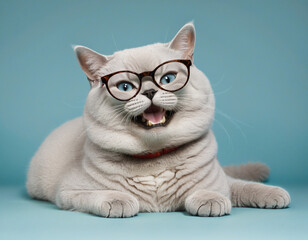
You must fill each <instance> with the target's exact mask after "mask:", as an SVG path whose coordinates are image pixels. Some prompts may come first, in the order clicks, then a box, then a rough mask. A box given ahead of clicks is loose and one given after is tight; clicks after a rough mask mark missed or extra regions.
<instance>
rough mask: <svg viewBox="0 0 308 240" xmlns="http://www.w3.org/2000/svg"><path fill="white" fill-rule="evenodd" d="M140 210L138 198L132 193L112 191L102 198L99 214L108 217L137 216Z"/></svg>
mask: <svg viewBox="0 0 308 240" xmlns="http://www.w3.org/2000/svg"><path fill="white" fill-rule="evenodd" d="M138 211H139V202H138V200H137V199H136V198H135V197H133V196H131V195H130V194H127V193H123V192H115V191H114V192H112V191H110V193H108V194H106V195H104V196H103V198H102V199H101V203H100V207H99V209H98V215H100V216H103V217H107V218H123V217H132V216H135V215H136V214H137V213H138Z"/></svg>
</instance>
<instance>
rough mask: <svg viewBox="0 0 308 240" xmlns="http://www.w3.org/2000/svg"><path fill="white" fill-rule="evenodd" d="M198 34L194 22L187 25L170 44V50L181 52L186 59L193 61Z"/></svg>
mask: <svg viewBox="0 0 308 240" xmlns="http://www.w3.org/2000/svg"><path fill="white" fill-rule="evenodd" d="M195 39H196V32H195V27H194V24H193V23H192V22H190V23H187V24H185V25H184V26H183V27H182V28H181V29H180V31H178V33H177V34H176V35H175V37H174V38H173V39H172V41H171V42H170V43H169V48H171V49H174V50H177V51H181V52H182V53H183V57H184V58H189V59H191V60H192V57H193V53H194V49H195Z"/></svg>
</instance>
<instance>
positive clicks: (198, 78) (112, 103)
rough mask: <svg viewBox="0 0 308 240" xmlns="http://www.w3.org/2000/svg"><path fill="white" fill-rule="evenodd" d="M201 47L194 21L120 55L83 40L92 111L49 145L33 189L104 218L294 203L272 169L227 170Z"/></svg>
mask: <svg viewBox="0 0 308 240" xmlns="http://www.w3.org/2000/svg"><path fill="white" fill-rule="evenodd" d="M194 47H195V28H194V25H193V24H192V23H188V24H186V25H185V26H183V27H182V28H181V29H180V31H179V32H178V33H177V34H176V36H175V37H174V38H173V39H172V40H171V42H169V43H156V44H152V45H147V46H142V47H138V48H133V49H126V50H123V51H119V52H115V53H114V54H113V55H110V56H106V55H101V54H99V53H97V52H95V51H93V50H90V49H89V48H86V47H83V46H75V47H74V50H75V53H76V56H77V58H78V61H79V63H80V66H81V68H82V70H83V71H84V72H85V74H86V75H87V78H88V79H89V82H90V84H91V89H90V91H89V94H88V97H87V100H86V104H85V108H84V113H83V116H82V117H79V118H76V119H74V120H71V121H68V122H67V123H65V124H63V125H62V126H60V127H59V128H57V129H56V130H54V131H53V132H52V133H51V134H50V135H49V136H48V137H47V138H46V140H45V141H44V142H43V144H42V145H41V147H40V148H39V150H38V151H37V153H36V154H35V156H34V157H33V159H32V161H31V164H30V168H29V173H28V180H27V189H28V192H29V194H30V195H31V196H32V197H33V198H37V199H44V200H48V201H51V202H53V203H55V204H56V205H57V206H58V207H59V208H61V209H67V210H75V211H80V212H86V213H91V214H95V215H99V216H103V217H131V216H134V215H136V214H137V213H138V212H166V211H187V212H188V213H190V214H192V215H197V216H223V215H226V214H229V213H230V211H231V208H232V206H235V207H258V208H285V207H287V206H288V205H289V203H290V196H289V194H288V193H287V192H286V191H285V190H284V189H282V188H280V187H275V186H267V185H264V184H262V183H259V182H258V181H263V180H265V179H266V178H267V175H268V168H267V167H266V166H265V165H263V164H261V163H250V164H245V165H241V166H229V167H224V168H223V167H221V166H220V164H219V162H218V160H217V144H216V140H215V136H214V134H213V131H212V130H211V124H212V121H213V118H214V108H215V100H214V94H213V91H212V88H211V85H210V83H209V81H208V79H207V77H206V76H205V75H204V74H203V73H202V72H201V71H200V70H199V69H198V68H197V67H196V66H195V65H194V63H193V53H194Z"/></svg>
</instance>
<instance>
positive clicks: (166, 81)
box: [160, 73, 176, 84]
mask: <svg viewBox="0 0 308 240" xmlns="http://www.w3.org/2000/svg"><path fill="white" fill-rule="evenodd" d="M175 77H176V74H174V73H168V74H166V75H164V76H162V78H161V79H160V83H161V84H169V83H171V82H173V81H174V79H175Z"/></svg>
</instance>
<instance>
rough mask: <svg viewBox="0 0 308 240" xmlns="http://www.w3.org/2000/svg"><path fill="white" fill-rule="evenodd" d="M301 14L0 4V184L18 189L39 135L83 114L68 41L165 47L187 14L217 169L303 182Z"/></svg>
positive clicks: (305, 32) (307, 70)
mask: <svg viewBox="0 0 308 240" xmlns="http://www.w3.org/2000/svg"><path fill="white" fill-rule="evenodd" d="M307 12H308V2H307V1H300V0H292V1H291V0H290V1H285V0H258V1H247V0H243V1H240V0H236V1H216V0H212V1H201V0H200V1H193V0H192V1H187V0H185V1H182V0H177V1H163V0H156V1H63V0H61V1H60V0H53V1H33V0H28V1H16V0H13V1H1V2H0V81H1V82H0V83H1V85H0V184H1V185H16V184H19V185H20V184H24V182H25V177H26V172H27V168H28V164H29V162H30V159H31V157H32V156H33V154H34V153H35V151H36V150H37V148H38V147H39V145H40V144H41V142H42V141H43V140H44V138H45V137H46V136H47V135H48V134H49V133H50V132H51V131H52V130H53V129H55V128H56V127H57V126H59V125H60V124H62V123H64V122H65V121H67V120H70V119H72V118H75V117H77V116H80V115H81V114H82V111H83V105H84V102H85V99H86V96H87V93H88V91H89V84H88V82H87V80H86V77H85V75H84V74H83V72H82V70H81V69H80V67H79V65H78V63H77V60H76V58H75V55H74V53H73V50H72V47H71V46H72V45H73V44H80V45H85V46H88V47H90V48H92V49H94V50H96V51H98V52H101V53H103V54H112V53H113V52H114V51H117V50H121V49H125V48H132V47H137V46H141V45H145V44H151V43H155V42H168V41H170V40H171V39H172V38H173V36H174V35H175V34H176V32H177V31H178V30H179V29H180V28H181V27H182V26H183V25H184V24H185V23H187V22H189V21H192V20H193V21H194V23H195V27H196V31H197V39H196V40H197V41H196V49H195V54H194V64H195V65H196V66H197V67H198V68H199V69H201V70H202V71H204V72H205V74H206V75H207V76H208V78H209V79H210V81H211V83H212V86H213V89H214V92H215V95H216V104H217V105H216V106H217V112H216V116H215V121H214V124H213V128H214V131H215V134H216V137H217V141H218V146H219V152H218V157H219V160H220V162H221V164H222V165H226V164H238V163H244V162H248V161H261V162H264V163H266V164H267V165H268V166H269V167H270V168H271V182H275V183H278V184H282V183H294V184H305V183H308V174H307V167H308V161H307V155H308V107H307V103H308V94H307V92H308V47H307V45H308V44H307V43H308V14H307ZM192 124H193V122H192Z"/></svg>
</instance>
